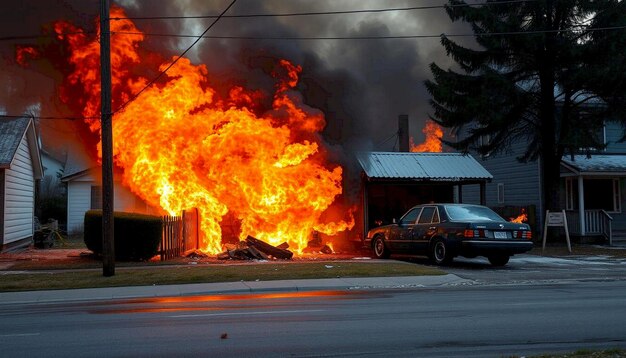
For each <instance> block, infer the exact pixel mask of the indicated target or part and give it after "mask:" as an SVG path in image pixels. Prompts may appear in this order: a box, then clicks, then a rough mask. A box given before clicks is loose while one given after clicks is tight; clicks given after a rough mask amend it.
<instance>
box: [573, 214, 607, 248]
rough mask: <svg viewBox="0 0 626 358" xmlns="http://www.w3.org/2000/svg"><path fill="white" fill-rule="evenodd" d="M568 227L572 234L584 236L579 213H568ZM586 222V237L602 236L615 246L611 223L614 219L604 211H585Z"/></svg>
mask: <svg viewBox="0 0 626 358" xmlns="http://www.w3.org/2000/svg"><path fill="white" fill-rule="evenodd" d="M566 215H567V224H568V225H567V226H568V229H569V232H570V234H572V235H579V236H583V235H582V230H581V227H580V217H579V215H578V212H577V211H568V212H567V214H566ZM583 218H584V220H585V235H584V236H602V237H604V238H605V239H607V240H608V241H609V245H612V244H613V232H612V228H611V223H612V221H613V218H612V217H611V215H609V214H608V213H607V212H606V211H604V210H601V209H600V210H585V212H584V214H583Z"/></svg>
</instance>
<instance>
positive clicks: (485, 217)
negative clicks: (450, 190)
mask: <svg viewBox="0 0 626 358" xmlns="http://www.w3.org/2000/svg"><path fill="white" fill-rule="evenodd" d="M446 212H447V213H448V217H449V218H450V220H452V221H506V220H504V219H503V218H502V217H500V216H499V215H498V214H496V213H495V212H493V211H492V210H491V209H489V208H487V207H484V206H470V205H468V206H463V205H450V206H446Z"/></svg>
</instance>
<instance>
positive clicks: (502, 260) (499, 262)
mask: <svg viewBox="0 0 626 358" xmlns="http://www.w3.org/2000/svg"><path fill="white" fill-rule="evenodd" d="M509 257H510V256H508V255H493V256H489V257H487V259H489V263H490V264H491V265H492V266H504V265H506V264H507V263H509Z"/></svg>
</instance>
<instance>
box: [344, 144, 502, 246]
mask: <svg viewBox="0 0 626 358" xmlns="http://www.w3.org/2000/svg"><path fill="white" fill-rule="evenodd" d="M356 157H357V160H358V162H359V164H360V166H361V168H362V172H361V182H362V184H361V194H362V195H361V197H362V208H363V212H362V213H361V215H362V218H363V230H364V231H363V234H364V235H365V234H367V231H368V230H369V229H370V228H373V227H376V226H380V225H385V224H389V223H391V222H392V221H393V219H398V218H399V217H400V216H401V215H402V214H404V213H405V212H406V211H407V210H408V209H409V208H411V207H413V206H415V205H417V204H423V203H429V202H443V203H451V202H459V203H461V202H463V186H464V185H476V184H478V185H479V186H480V202H481V203H482V204H483V205H484V204H485V202H486V200H485V186H486V183H487V182H489V181H491V179H492V178H493V177H492V175H491V174H490V173H489V172H488V171H487V170H486V169H485V168H484V167H483V166H482V165H480V163H478V161H476V159H474V158H473V157H472V156H471V155H469V154H461V153H408V152H359V153H357V154H356ZM455 188H456V192H455ZM361 215H359V216H361Z"/></svg>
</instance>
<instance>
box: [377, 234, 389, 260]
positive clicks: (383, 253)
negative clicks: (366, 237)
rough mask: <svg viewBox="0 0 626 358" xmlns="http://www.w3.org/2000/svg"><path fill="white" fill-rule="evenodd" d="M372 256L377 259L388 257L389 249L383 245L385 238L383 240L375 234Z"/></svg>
mask: <svg viewBox="0 0 626 358" xmlns="http://www.w3.org/2000/svg"><path fill="white" fill-rule="evenodd" d="M373 249H374V256H376V258H378V259H386V258H389V249H387V247H386V246H385V240H383V238H382V236H376V237H375V238H374V245H373Z"/></svg>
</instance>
